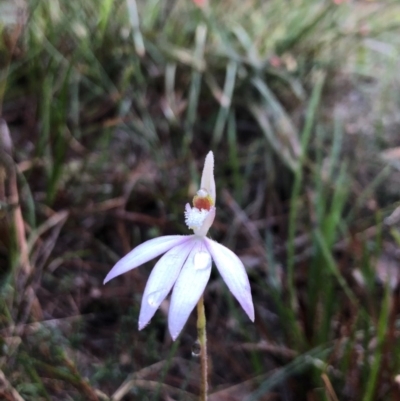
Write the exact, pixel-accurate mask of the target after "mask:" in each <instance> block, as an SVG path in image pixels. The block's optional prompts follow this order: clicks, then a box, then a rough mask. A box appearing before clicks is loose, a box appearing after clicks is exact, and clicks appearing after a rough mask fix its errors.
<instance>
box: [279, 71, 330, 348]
mask: <svg viewBox="0 0 400 401" xmlns="http://www.w3.org/2000/svg"><path fill="white" fill-rule="evenodd" d="M318 78H319V79H318V81H317V83H316V85H315V87H314V90H313V92H312V95H311V100H310V103H309V106H308V110H307V116H306V123H305V126H304V129H303V132H302V135H301V138H302V141H301V154H300V157H299V163H298V166H297V169H296V170H295V172H294V184H293V189H292V194H291V198H290V212H289V228H288V231H289V233H288V246H287V248H288V251H287V253H288V259H287V275H288V279H287V281H288V293H289V302H290V306H291V310H292V311H293V313H294V314H296V311H297V295H296V286H295V280H294V256H295V248H294V240H295V236H296V221H297V211H298V203H299V202H298V201H299V197H300V190H301V184H302V181H303V163H304V161H305V158H306V150H307V145H308V143H309V140H310V137H311V132H312V127H313V124H314V120H315V114H316V111H317V108H318V105H319V101H320V98H321V92H322V87H323V84H324V81H325V74H321V76H319V77H318ZM293 318H294V319H295V316H293ZM294 328H295V329H296V331H298V327H297V326H296V325H294ZM295 336H296V337H297V340H298V341H299V340H300V333H298V332H296V333H295Z"/></svg>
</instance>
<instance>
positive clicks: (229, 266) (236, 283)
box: [204, 238, 254, 322]
mask: <svg viewBox="0 0 400 401" xmlns="http://www.w3.org/2000/svg"><path fill="white" fill-rule="evenodd" d="M204 240H205V243H206V245H207V249H208V250H209V252H210V254H211V256H212V258H213V260H214V262H215V264H216V266H217V268H218V270H219V273H220V274H221V276H222V278H223V279H224V281H225V283H226V285H227V286H228V288H229V290H230V291H231V293H232V294H233V295H234V296H235V298H236V299H237V300H238V301H239V303H240V305H241V306H242V308H243V309H244V311H245V312H246V313H247V315H248V317H249V318H250V320H251V321H252V322H254V305H253V299H252V297H251V289H250V283H249V278H248V277H247V273H246V269H245V268H244V266H243V263H242V262H241V260H240V259H239V258H238V257H237V256H236V255H235V254H234V253H233V252H232V251H231V250H230V249H228V248H226V247H225V246H223V245H221V244H219V243H218V242H215V241H213V240H211V239H209V238H205V239H204Z"/></svg>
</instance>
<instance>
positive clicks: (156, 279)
mask: <svg viewBox="0 0 400 401" xmlns="http://www.w3.org/2000/svg"><path fill="white" fill-rule="evenodd" d="M213 170H214V155H213V153H212V152H211V151H210V152H209V153H208V155H207V157H206V160H205V163H204V169H203V174H202V177H201V184H200V190H199V191H198V192H197V195H196V196H195V197H194V198H193V207H190V205H189V204H186V208H185V222H186V224H187V226H188V227H189V228H190V229H192V230H193V232H194V234H193V235H167V236H163V237H159V238H154V239H151V240H149V241H146V242H144V243H143V244H141V245H139V246H137V247H136V248H135V249H133V250H132V251H131V252H129V253H128V254H127V255H126V256H125V257H123V258H122V259H121V260H120V261H119V262H118V263H117V264H116V265H115V266H114V267H113V268H112V269H111V271H110V272H109V273H108V274H107V277H106V278H105V280H104V284H105V283H107V282H108V281H110V280H111V279H113V278H114V277H117V276H119V275H120V274H123V273H126V272H127V271H129V270H132V269H134V268H136V267H138V266H140V265H142V264H143V263H146V262H148V261H149V260H151V259H153V258H156V257H157V256H159V255H161V254H164V255H163V256H162V257H161V258H160V260H159V261H158V262H157V263H156V265H155V266H154V269H153V271H152V272H151V274H150V277H149V280H148V282H147V285H146V288H145V290H144V294H143V300H142V305H141V309H140V316H139V330H141V329H143V327H145V326H146V325H147V324H148V323H149V321H150V319H151V318H152V317H153V315H154V313H155V312H156V310H157V309H158V307H159V306H160V304H161V302H162V301H163V300H164V299H165V297H166V296H167V295H168V293H169V292H170V291H171V288H172V287H174V289H173V291H172V297H171V304H170V308H169V315H168V327H169V331H170V333H171V336H172V338H173V339H174V340H175V339H176V338H177V337H178V335H179V333H180V332H181V330H182V328H183V326H184V325H185V323H186V321H187V319H188V318H189V315H190V313H191V312H192V310H193V308H194V307H195V306H196V304H197V302H198V301H199V299H200V297H201V295H202V294H203V291H204V288H205V286H206V284H207V282H208V280H209V278H210V274H211V265H212V260H214V262H215V264H216V266H217V268H218V270H219V272H220V274H221V276H222V278H223V279H224V280H225V283H226V284H227V286H228V288H229V290H230V291H231V292H232V294H233V295H234V296H235V297H236V299H237V300H238V301H239V303H240V305H241V306H242V308H243V309H244V311H245V312H246V313H247V315H248V316H249V318H250V319H251V320H252V321H254V306H253V300H252V297H251V291H250V284H249V279H248V277H247V274H246V270H245V268H244V266H243V263H242V262H241V261H240V259H239V258H238V257H237V256H236V255H235V254H234V253H233V252H232V251H231V250H229V249H228V248H226V247H224V246H223V245H221V244H219V243H218V242H215V241H213V240H211V239H209V238H207V237H206V235H207V232H208V230H209V228H210V227H211V225H212V223H213V221H214V218H215V206H214V205H215V200H216V192H215V180H214V172H213Z"/></svg>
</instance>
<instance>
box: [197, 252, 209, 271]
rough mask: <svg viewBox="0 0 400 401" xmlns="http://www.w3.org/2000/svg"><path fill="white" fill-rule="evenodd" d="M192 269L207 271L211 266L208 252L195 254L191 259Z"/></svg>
mask: <svg viewBox="0 0 400 401" xmlns="http://www.w3.org/2000/svg"><path fill="white" fill-rule="evenodd" d="M193 263H194V268H195V269H196V270H202V269H207V268H208V267H210V266H211V256H210V254H209V253H208V252H205V251H200V252H197V253H196V254H195V255H194V257H193Z"/></svg>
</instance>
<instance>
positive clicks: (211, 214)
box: [193, 206, 215, 237]
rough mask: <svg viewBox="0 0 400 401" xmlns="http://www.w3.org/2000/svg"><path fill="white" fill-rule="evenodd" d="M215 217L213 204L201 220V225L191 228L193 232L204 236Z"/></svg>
mask: <svg viewBox="0 0 400 401" xmlns="http://www.w3.org/2000/svg"><path fill="white" fill-rule="evenodd" d="M214 219H215V207H214V206H213V207H212V208H211V209H210V210H209V211H208V214H207V216H206V218H205V219H204V221H203V224H202V225H201V227H200V228H197V229H193V231H194V233H195V234H196V235H200V236H202V237H205V236H206V235H207V233H208V230H209V229H210V227H211V226H212V223H213V222H214Z"/></svg>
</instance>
